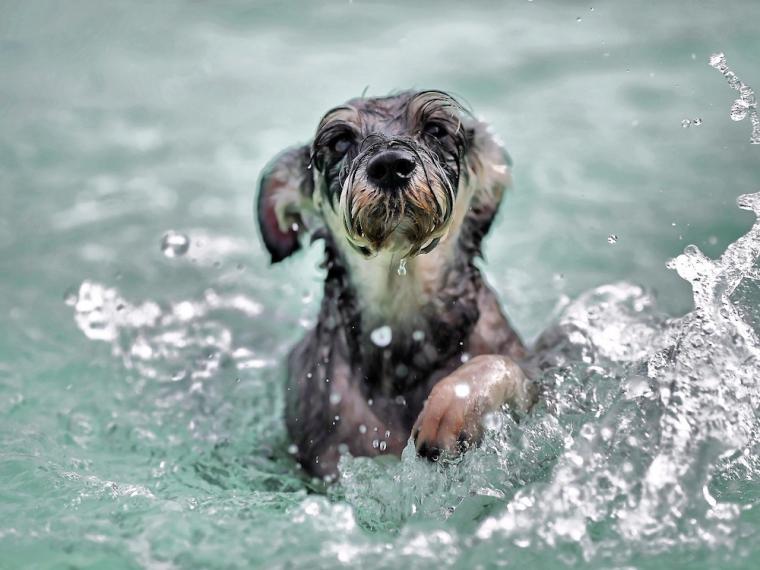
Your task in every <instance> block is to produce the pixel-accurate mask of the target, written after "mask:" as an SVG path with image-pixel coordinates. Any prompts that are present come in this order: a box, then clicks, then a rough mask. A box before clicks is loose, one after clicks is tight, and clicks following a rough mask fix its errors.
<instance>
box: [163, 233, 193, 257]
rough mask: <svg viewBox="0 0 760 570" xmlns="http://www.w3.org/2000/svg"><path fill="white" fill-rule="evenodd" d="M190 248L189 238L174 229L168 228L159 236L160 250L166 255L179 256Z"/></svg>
mask: <svg viewBox="0 0 760 570" xmlns="http://www.w3.org/2000/svg"><path fill="white" fill-rule="evenodd" d="M188 249H190V239H189V238H188V237H187V236H186V235H185V234H181V233H179V232H175V231H174V230H169V231H168V232H166V233H165V234H164V237H163V238H161V251H162V252H163V254H164V255H165V256H166V257H181V256H183V255H185V254H186V253H187V250H188Z"/></svg>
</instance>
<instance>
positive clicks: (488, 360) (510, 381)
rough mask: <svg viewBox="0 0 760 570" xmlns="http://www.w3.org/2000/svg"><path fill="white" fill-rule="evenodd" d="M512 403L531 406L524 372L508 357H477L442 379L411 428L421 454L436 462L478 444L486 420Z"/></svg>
mask: <svg viewBox="0 0 760 570" xmlns="http://www.w3.org/2000/svg"><path fill="white" fill-rule="evenodd" d="M505 403H509V404H510V405H512V406H514V407H515V408H516V409H522V410H527V409H528V408H530V405H531V403H532V400H531V396H530V391H529V389H528V383H527V381H526V379H525V376H524V375H523V373H522V371H521V370H520V368H519V367H518V366H517V365H516V364H515V363H514V362H513V361H512V360H510V359H509V358H506V357H503V356H494V355H483V356H477V357H475V358H473V359H472V360H470V361H469V362H467V363H466V364H464V365H463V366H461V367H460V368H459V369H457V370H455V371H454V372H453V373H451V374H450V375H449V376H447V377H445V378H443V379H442V380H440V381H439V382H438V383H437V384H436V385H435V386H433V389H432V390H431V391H430V396H428V399H427V400H426V401H425V405H424V407H423V408H422V411H421V412H420V415H419V417H418V418H417V421H416V422H415V423H414V427H413V428H412V437H413V438H414V442H415V446H416V447H417V452H418V453H419V454H420V455H422V456H423V457H427V458H429V459H431V460H433V461H437V460H438V458H439V457H440V456H441V455H442V454H444V453H445V454H447V455H449V456H455V455H458V454H459V453H461V452H462V451H464V450H465V449H467V447H469V446H470V445H472V444H474V443H477V442H478V441H479V440H480V437H481V435H482V432H483V418H484V417H485V416H486V415H487V414H489V413H491V412H493V411H496V410H497V409H499V408H500V407H501V405H502V404H505Z"/></svg>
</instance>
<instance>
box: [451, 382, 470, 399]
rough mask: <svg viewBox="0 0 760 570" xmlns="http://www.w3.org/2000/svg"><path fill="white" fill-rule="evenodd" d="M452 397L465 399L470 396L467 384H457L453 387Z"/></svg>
mask: <svg viewBox="0 0 760 570" xmlns="http://www.w3.org/2000/svg"><path fill="white" fill-rule="evenodd" d="M454 395H455V396H456V397H457V398H466V397H467V396H469V395H470V386H469V385H468V384H464V383H462V384H457V385H456V386H454Z"/></svg>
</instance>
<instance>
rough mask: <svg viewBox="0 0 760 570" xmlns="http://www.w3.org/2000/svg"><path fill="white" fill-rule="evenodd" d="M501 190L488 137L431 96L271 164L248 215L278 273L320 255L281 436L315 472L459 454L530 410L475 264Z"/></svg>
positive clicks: (325, 122)
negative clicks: (312, 322) (495, 419)
mask: <svg viewBox="0 0 760 570" xmlns="http://www.w3.org/2000/svg"><path fill="white" fill-rule="evenodd" d="M509 180H510V175H509V163H508V158H507V155H506V153H505V152H504V150H503V149H502V148H501V147H500V145H498V144H497V142H496V141H495V140H494V139H493V137H492V136H491V135H490V134H489V133H488V131H487V129H486V126H485V125H484V124H483V123H481V122H479V121H477V120H475V119H473V118H472V117H470V116H469V115H468V114H467V113H466V112H465V111H464V110H463V109H462V107H461V106H460V105H459V104H458V103H457V102H456V101H455V100H454V99H453V98H451V97H450V96H448V95H446V94H445V93H442V92H439V91H421V92H404V93H401V94H398V95H394V96H390V97H383V98H361V99H355V100H352V101H349V102H348V103H347V104H346V105H343V106H340V107H337V108H335V109H332V110H331V111H329V112H328V113H327V114H326V115H325V116H324V118H323V119H322V121H321V123H320V125H319V128H318V130H317V134H316V136H315V138H314V141H313V142H312V143H311V144H310V145H307V146H304V147H300V148H294V149H291V150H288V151H286V152H284V153H282V154H281V155H279V156H278V157H277V158H276V159H275V160H274V161H273V162H272V163H271V164H270V166H269V167H268V168H267V171H266V172H265V174H264V176H263V177H262V180H261V187H260V191H259V198H258V215H259V222H260V226H261V231H262V235H263V238H264V242H265V244H266V246H267V248H268V249H269V251H270V253H271V254H272V260H273V262H277V261H280V260H281V259H283V258H285V257H287V256H288V255H290V254H291V253H293V252H294V251H295V250H296V249H298V247H299V236H300V234H311V236H312V239H315V238H322V239H324V241H325V252H326V261H325V268H326V270H327V275H326V279H325V290H324V298H323V300H322V305H321V308H320V312H319V319H318V322H317V325H316V327H315V328H314V329H313V330H312V331H311V332H310V333H308V334H307V335H306V337H305V338H304V339H303V340H302V341H301V342H300V343H299V344H298V345H297V346H296V347H295V348H294V349H293V351H292V352H291V354H290V357H289V359H288V385H287V410H286V421H287V426H288V431H289V433H290V436H291V437H292V439H293V440H294V443H295V444H296V445H297V448H298V452H297V457H298V459H299V461H300V462H301V464H302V465H303V466H304V468H305V469H306V470H307V471H309V472H310V473H313V474H316V475H321V476H328V475H333V474H335V472H336V468H337V462H338V459H339V456H340V453H341V452H344V451H347V452H350V453H351V454H353V455H364V456H373V455H378V454H385V453H392V454H396V455H398V454H400V453H401V450H402V449H403V447H404V446H405V445H406V442H407V441H408V439H409V437H410V436H411V437H413V438H414V440H415V442H416V446H417V449H418V451H419V453H420V454H421V455H424V456H426V457H429V458H431V459H437V458H438V456H439V455H440V454H441V453H458V452H460V451H461V450H462V449H464V448H466V447H467V445H469V444H470V443H473V442H476V441H477V440H478V438H479V437H480V434H481V429H482V428H481V420H482V418H483V417H484V416H485V415H486V414H488V413H490V412H493V411H495V410H497V409H498V408H500V407H501V406H502V405H504V404H508V405H510V406H512V407H513V408H515V409H519V410H527V409H528V408H529V407H530V405H531V401H532V398H531V390H530V386H529V384H528V382H527V380H526V379H525V376H524V375H523V373H522V371H521V370H520V368H519V366H518V365H517V364H516V363H515V361H516V360H518V359H520V358H522V357H523V355H524V349H523V346H522V343H521V342H520V339H519V338H518V336H517V335H516V334H515V333H514V332H513V331H512V329H511V328H510V326H509V323H508V322H507V320H506V318H505V317H504V315H503V314H502V312H501V309H500V306H499V303H498V300H497V299H496V296H495V294H494V293H493V292H492V291H491V289H489V287H488V286H487V285H486V284H485V282H484V280H483V278H482V276H481V274H480V271H479V270H478V269H477V267H476V266H475V259H476V257H477V256H478V255H479V254H480V245H481V240H482V238H483V236H484V235H485V234H486V233H487V231H488V229H489V227H490V225H491V222H492V220H493V217H494V215H495V214H496V211H497V209H498V206H499V203H500V201H501V198H502V194H503V192H504V190H505V188H506V187H507V185H508V183H509Z"/></svg>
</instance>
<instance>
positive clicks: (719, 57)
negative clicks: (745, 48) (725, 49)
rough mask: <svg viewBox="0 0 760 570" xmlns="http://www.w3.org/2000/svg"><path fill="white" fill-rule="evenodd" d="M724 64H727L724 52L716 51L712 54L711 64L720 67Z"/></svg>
mask: <svg viewBox="0 0 760 570" xmlns="http://www.w3.org/2000/svg"><path fill="white" fill-rule="evenodd" d="M722 65H726V56H725V55H723V53H722V52H721V53H714V54H712V55H711V56H710V66H712V67H714V68H716V69H718V68H719V67H721V66H722Z"/></svg>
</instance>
